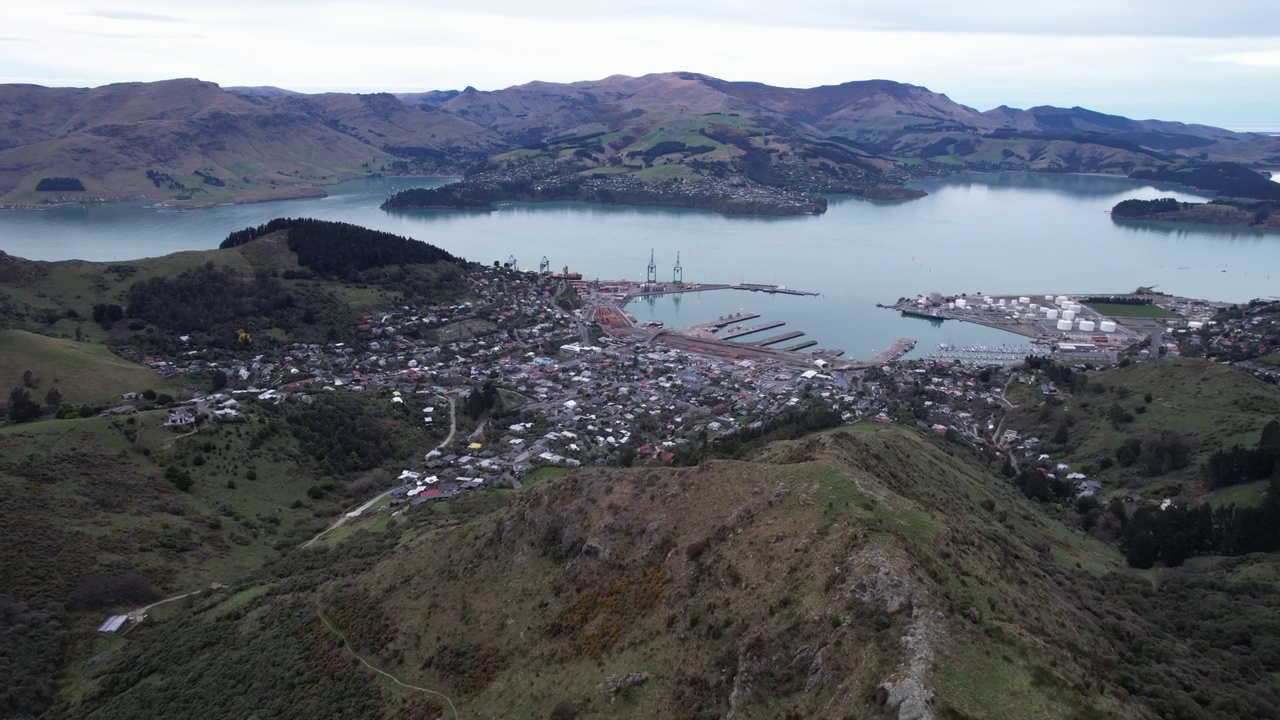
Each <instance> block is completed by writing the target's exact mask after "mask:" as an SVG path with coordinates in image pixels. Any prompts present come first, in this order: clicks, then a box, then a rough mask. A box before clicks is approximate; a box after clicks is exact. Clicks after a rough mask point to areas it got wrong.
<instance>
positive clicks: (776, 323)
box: [720, 320, 799, 340]
mask: <svg viewBox="0 0 1280 720" xmlns="http://www.w3.org/2000/svg"><path fill="white" fill-rule="evenodd" d="M783 325H786V323H785V322H783V321H782V320H770V321H768V322H762V323H760V324H758V325H751V326H748V327H737V328H733V329H732V330H728V331H726V332H725V333H724V334H723V335H721V336H720V338H721V339H723V340H731V339H733V338H740V337H742V336H744V335H754V334H756V333H758V332H764V331H765V330H772V329H774V328H778V327H782V326H783ZM796 337H799V335H796Z"/></svg>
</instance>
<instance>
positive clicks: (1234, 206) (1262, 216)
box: [1111, 198, 1280, 229]
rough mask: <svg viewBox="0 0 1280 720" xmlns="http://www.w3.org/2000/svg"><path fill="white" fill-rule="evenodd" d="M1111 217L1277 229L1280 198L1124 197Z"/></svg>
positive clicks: (1115, 218)
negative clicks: (1194, 199) (1187, 200)
mask: <svg viewBox="0 0 1280 720" xmlns="http://www.w3.org/2000/svg"><path fill="white" fill-rule="evenodd" d="M1111 218H1112V219H1113V220H1163V221H1169V222H1185V223H1201V224H1205V225H1236V226H1240V227H1251V228H1262V229H1280V202H1254V203H1249V202H1244V201H1228V200H1213V201H1210V202H1203V203H1185V202H1180V201H1178V200H1176V199H1174V198H1158V199H1155V200H1124V201H1121V202H1120V203H1118V204H1117V205H1116V206H1115V207H1113V208H1111Z"/></svg>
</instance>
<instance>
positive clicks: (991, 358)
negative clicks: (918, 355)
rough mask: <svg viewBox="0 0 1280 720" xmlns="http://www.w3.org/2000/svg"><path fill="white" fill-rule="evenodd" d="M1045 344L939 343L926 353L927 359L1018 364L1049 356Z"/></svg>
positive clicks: (969, 362)
mask: <svg viewBox="0 0 1280 720" xmlns="http://www.w3.org/2000/svg"><path fill="white" fill-rule="evenodd" d="M1049 355H1050V351H1049V348H1048V347H1047V346H1044V345H1031V344H1027V345H994V346H989V345H948V344H947V343H938V346H937V350H936V351H934V352H931V353H928V354H927V355H925V359H926V360H934V361H939V362H944V361H945V362H959V363H962V364H966V365H1017V364H1018V363H1021V362H1023V361H1024V360H1026V359H1027V358H1028V357H1048V356H1049Z"/></svg>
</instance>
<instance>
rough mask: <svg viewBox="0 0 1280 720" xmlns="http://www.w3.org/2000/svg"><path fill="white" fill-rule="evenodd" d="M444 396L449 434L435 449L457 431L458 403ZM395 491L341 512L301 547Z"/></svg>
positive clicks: (447, 443) (345, 522) (358, 514)
mask: <svg viewBox="0 0 1280 720" xmlns="http://www.w3.org/2000/svg"><path fill="white" fill-rule="evenodd" d="M444 398H445V399H446V400H448V401H449V435H448V437H446V438H445V439H444V441H443V442H441V443H440V444H439V445H437V446H436V447H435V449H436V450H439V449H441V448H443V447H446V446H448V445H449V443H451V442H453V436H454V435H455V434H457V432H458V403H457V401H456V400H454V398H453V396H452V395H446V396H444ZM395 491H396V488H391V489H390V490H388V491H386V492H384V493H382V494H381V495H377V496H376V497H373V498H370V499H369V501H368V502H366V503H365V504H363V505H361V506H360V507H358V508H356V509H355V510H351V511H349V512H345V513H343V514H342V517H339V518H338V519H337V520H335V521H334V522H333V524H332V525H330V526H329V527H327V528H325V529H324V530H321V531H320V533H319V534H317V535H316V536H315V537H313V538H311V539H310V540H308V541H306V542H304V543H302V546H301V547H303V548H309V547H311V546H312V545H313V544H315V542H316V541H317V540H319V539H320V538H322V537H324V536H325V535H328V534H329V533H331V532H333V531H334V530H337V529H338V528H340V527H342V526H343V525H345V524H347V521H348V520H350V519H351V518H353V517H359V516H360V515H362V514H363V513H364V511H365V510H368V509H369V508H371V507H373V506H374V505H376V504H377V503H378V501H380V500H382V499H383V498H385V497H387V496H388V495H390V494H391V493H393V492H395Z"/></svg>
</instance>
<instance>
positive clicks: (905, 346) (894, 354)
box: [869, 338, 916, 365]
mask: <svg viewBox="0 0 1280 720" xmlns="http://www.w3.org/2000/svg"><path fill="white" fill-rule="evenodd" d="M915 346H916V341H915V340H912V339H911V338H901V339H899V340H897V341H896V342H894V343H893V344H892V345H890V346H889V347H888V348H886V349H885V350H884V351H883V352H880V353H877V354H876V355H875V357H873V358H871V360H870V361H869V362H870V363H871V364H873V365H883V364H884V363H889V362H893V361H894V360H897V359H898V358H900V357H902V356H903V355H906V354H907V353H909V352H911V351H912V350H913V349H915Z"/></svg>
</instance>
